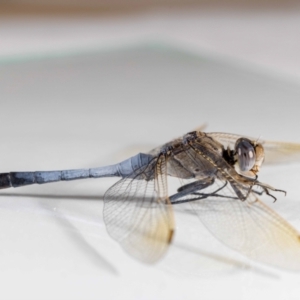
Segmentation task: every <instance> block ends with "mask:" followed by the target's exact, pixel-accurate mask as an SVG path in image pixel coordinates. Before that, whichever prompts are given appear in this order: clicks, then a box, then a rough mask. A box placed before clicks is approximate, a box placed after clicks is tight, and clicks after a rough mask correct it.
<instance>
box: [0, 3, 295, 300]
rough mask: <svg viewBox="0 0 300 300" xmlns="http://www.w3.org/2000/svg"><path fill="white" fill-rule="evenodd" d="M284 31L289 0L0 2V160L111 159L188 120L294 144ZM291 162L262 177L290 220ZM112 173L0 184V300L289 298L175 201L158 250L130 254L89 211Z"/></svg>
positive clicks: (291, 62) (283, 275) (38, 165)
mask: <svg viewBox="0 0 300 300" xmlns="http://www.w3.org/2000/svg"><path fill="white" fill-rule="evenodd" d="M299 36H300V3H299V1H280V0H277V1H276V0H261V1H258V0H257V1H256V0H253V1H250V0H244V1H241V0H240V1H238V0H228V1H224V0H223V1H218V0H215V1H214V0H211V1H204V0H202V1H201V0H198V1H197V0H186V1H182V0H139V1H138V0H123V1H120V0H110V1H109V0H98V1H97V0H87V1H80V0H74V1H68V0H66V1H64V0H61V1H47V0H41V1H34V0H23V1H22V0H19V1H17V0H16V1H13V0H11V1H4V0H2V1H1V0H0V120H1V124H2V126H0V135H1V147H0V149H1V150H0V157H1V159H0V166H1V172H9V171H35V170H57V169H73V168H90V167H97V166H101V165H106V164H111V163H116V162H117V161H119V160H121V159H124V158H127V157H128V156H130V155H133V154H135V153H136V152H139V151H147V150H150V149H151V148H152V147H155V146H157V145H159V144H162V143H165V142H167V141H169V140H170V139H172V138H175V137H177V136H180V135H182V134H184V133H186V132H188V131H191V130H193V129H194V128H196V127H198V126H200V125H203V124H207V126H208V127H207V129H206V130H207V131H222V132H233V133H238V134H243V135H250V136H253V137H256V138H259V137H262V138H264V139H273V140H285V141H292V142H300V136H299V129H300V123H299V110H300V104H299V101H300V39H299ZM299 170H300V167H299V164H297V163H295V164H293V165H288V166H279V167H277V168H275V167H274V168H273V167H269V168H265V170H264V171H263V172H262V174H261V176H262V177H261V178H262V179H261V180H262V181H263V182H267V183H269V184H271V185H273V186H275V187H278V188H282V189H284V190H287V191H288V194H287V197H285V198H283V197H282V195H279V196H278V201H277V202H276V203H272V201H270V199H267V200H266V201H267V204H268V205H270V206H272V208H273V209H274V210H276V211H277V212H279V213H280V214H281V215H283V216H284V217H285V218H286V219H287V220H288V221H289V222H291V223H292V224H293V225H295V226H296V227H297V228H298V229H299V228H300V222H299V217H298V216H299V213H300V203H299V192H300V191H299V188H298V185H299V179H300V175H299V174H300V172H299ZM114 182H115V180H111V179H102V180H86V181H76V182H67V183H66V182H61V183H53V184H49V185H45V186H28V187H24V188H21V189H15V190H13V189H10V190H3V191H1V194H0V228H2V229H1V230H0V282H1V289H0V298H1V299H31V300H32V299H183V298H185V299H199V297H201V298H203V299H231V300H233V299H251V300H252V299H268V298H270V297H272V299H283V298H285V299H298V295H299V284H298V281H299V280H298V277H297V276H298V274H297V273H290V272H288V271H285V270H278V269H273V268H270V267H267V266H264V265H260V264H258V263H255V262H252V261H249V260H248V259H247V258H245V257H243V256H241V255H240V254H239V253H236V252H234V251H231V250H230V249H228V248H226V247H225V246H224V245H222V244H221V243H220V242H218V241H217V240H216V239H215V238H214V237H212V236H211V235H210V234H209V233H208V232H207V230H206V229H205V228H204V227H203V225H202V224H201V223H200V222H199V220H197V219H196V218H194V217H193V216H191V215H186V214H184V213H182V212H180V211H178V212H177V211H176V213H175V218H176V224H177V226H176V235H175V239H174V243H173V246H172V247H171V249H170V251H169V253H168V254H167V256H166V257H165V258H164V259H163V260H162V261H161V262H160V263H159V264H157V265H155V266H146V265H142V264H141V263H139V262H137V261H135V260H133V259H132V258H131V257H129V256H128V255H127V254H126V253H124V251H123V250H122V249H121V248H120V247H119V245H118V244H117V243H116V242H114V241H113V240H112V239H111V238H110V237H109V236H108V234H107V232H106V229H105V224H104V221H103V216H102V209H103V203H102V199H103V194H104V192H105V191H106V190H107V189H108V188H109V187H110V186H111V185H112V184H113V183H114ZM231 234H234V228H233V231H232V233H231Z"/></svg>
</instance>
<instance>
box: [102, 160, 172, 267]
mask: <svg viewBox="0 0 300 300" xmlns="http://www.w3.org/2000/svg"><path fill="white" fill-rule="evenodd" d="M137 173H138V174H135V175H132V177H133V178H130V177H128V178H124V179H121V180H120V181H118V182H117V183H116V184H115V185H113V186H112V187H111V188H110V189H109V190H108V191H107V192H106V193H105V196H104V210H103V214H104V221H105V224H106V228H107V231H108V233H109V234H110V235H111V236H112V238H114V239H115V240H116V241H118V242H119V243H120V245H121V246H122V247H123V248H124V249H125V251H126V252H128V253H129V254H130V255H132V256H134V257H135V258H137V259H138V260H140V261H143V262H146V263H153V262H156V261H157V260H159V259H160V258H161V257H162V256H163V255H164V253H165V252H166V250H167V248H168V245H169V244H170V242H171V239H172V235H173V231H174V219H173V211H172V208H171V205H170V202H169V199H168V196H167V195H168V191H167V176H166V161H165V158H164V157H163V156H161V157H159V158H158V159H157V161H156V163H155V164H152V165H151V166H148V167H145V168H144V169H143V170H140V171H139V172H137ZM146 173H147V174H148V175H149V174H152V173H153V176H152V178H151V180H145V179H143V178H144V177H145V176H143V175H144V174H146ZM147 177H148V179H149V176H147Z"/></svg>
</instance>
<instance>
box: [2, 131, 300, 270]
mask: <svg viewBox="0 0 300 300" xmlns="http://www.w3.org/2000/svg"><path fill="white" fill-rule="evenodd" d="M299 153H300V145H299V144H295V143H284V142H272V141H263V140H259V141H258V140H257V139H253V138H250V137H244V136H241V135H236V134H229V133H219V132H212V133H209V132H204V131H202V130H195V131H192V132H189V133H187V134H185V135H183V136H181V137H179V138H176V139H174V140H171V141H170V142H167V143H165V144H164V145H162V146H159V147H156V148H154V149H153V150H151V151H149V152H148V153H138V154H137V155H134V156H132V157H130V158H128V159H126V160H124V161H122V162H120V163H117V164H114V165H108V166H103V167H98V168H91V169H75V170H60V171H34V172H9V173H1V174H0V188H1V189H5V188H11V187H14V188H16V187H21V186H26V185H31V184H45V183H51V182H57V181H69V180H77V179H85V178H101V177H119V178H120V179H119V180H118V181H117V182H116V183H115V184H114V185H113V186H111V187H110V188H109V189H108V190H107V191H106V193H105V194H104V207H103V218H104V222H105V225H106V228H107V231H108V233H109V235H110V236H111V237H112V238H113V239H114V240H116V241H117V242H118V243H119V244H120V245H121V247H122V248H123V249H124V250H125V251H126V252H127V253H129V254H130V255H131V256H133V257H134V258H136V259H138V260H139V261H142V262H144V263H155V262H157V261H159V260H160V259H161V258H162V257H163V256H164V255H165V254H166V252H167V250H168V249H169V246H170V244H171V243H172V241H173V238H174V232H175V218H174V209H173V206H174V205H180V204H183V203H188V204H189V205H190V207H191V209H192V210H193V212H194V213H195V214H196V215H197V216H198V217H199V219H200V221H201V222H202V223H203V225H204V226H205V227H206V228H207V229H208V230H209V231H210V232H211V233H212V234H213V235H214V236H215V237H216V238H217V239H218V240H219V241H221V242H222V243H223V244H225V245H227V246H228V247H230V248H232V249H233V250H236V251H238V252H240V253H241V254H243V255H245V256H247V257H249V258H251V259H253V260H256V261H259V262H262V263H265V264H269V265H273V266H277V267H281V268H288V269H294V270H299V269H300V233H299V232H298V231H297V230H296V229H295V228H294V227H293V226H292V225H290V224H289V223H288V222H287V221H286V220H285V219H284V218H282V217H281V216H280V215H279V214H278V213H276V212H275V211H274V210H273V209H271V208H270V207H269V206H267V205H266V204H265V203H264V202H262V201H261V200H260V198H261V195H263V194H266V195H268V196H270V197H272V198H273V199H274V201H275V200H276V198H275V196H274V195H273V194H274V193H275V192H283V193H284V191H283V190H280V189H276V188H274V187H272V186H271V185H268V184H265V183H263V182H260V181H259V180H258V173H259V170H260V168H261V167H262V165H263V163H264V162H266V163H278V162H285V161H289V160H293V159H294V158H295V157H296V158H297V157H300V154H299ZM172 179H176V188H175V190H174V193H170V185H171V183H170V182H172Z"/></svg>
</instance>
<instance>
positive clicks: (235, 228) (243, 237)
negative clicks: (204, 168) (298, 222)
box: [191, 179, 300, 270]
mask: <svg viewBox="0 0 300 300" xmlns="http://www.w3.org/2000/svg"><path fill="white" fill-rule="evenodd" d="M221 185H223V181H220V180H219V179H217V180H216V182H215V186H221ZM215 186H214V189H215ZM203 192H206V191H205V190H204V191H203ZM219 194H221V195H222V197H217V196H214V195H213V196H211V197H209V198H206V199H202V200H197V201H193V202H191V205H192V207H193V209H194V211H195V213H196V214H197V215H198V216H199V218H200V220H201V221H202V223H203V224H204V225H205V226H206V228H207V229H208V230H209V231H210V232H211V233H212V234H213V235H214V236H215V237H216V238H217V239H219V240H220V241H221V242H223V243H224V244H226V245H227V246H229V247H230V248H232V249H234V250H237V251H239V252H240V253H242V254H244V255H246V256H248V257H250V258H251V259H254V260H257V261H260V262H263V263H266V264H270V265H273V266H277V267H282V268H285V269H293V270H300V236H299V233H298V231H297V230H296V229H294V228H293V227H292V226H291V225H290V224H289V223H288V222H287V221H285V220H284V219H283V218H282V217H281V216H279V215H278V214H277V213H276V212H275V211H273V210H272V209H271V208H270V207H268V206H267V205H266V204H264V203H263V202H262V201H261V200H259V198H258V197H257V195H256V194H254V193H253V192H251V193H250V194H249V196H248V198H247V199H246V200H245V201H241V200H239V199H236V195H235V193H234V192H233V190H232V188H231V186H230V185H227V186H225V187H224V188H223V189H222V190H221V191H220V192H219Z"/></svg>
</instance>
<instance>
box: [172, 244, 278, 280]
mask: <svg viewBox="0 0 300 300" xmlns="http://www.w3.org/2000/svg"><path fill="white" fill-rule="evenodd" d="M172 247H175V248H177V249H178V250H180V251H183V252H185V253H186V254H189V253H190V254H194V255H196V256H199V257H202V258H205V259H207V260H211V261H213V262H214V263H217V264H218V263H219V264H220V265H224V266H227V267H230V268H231V270H232V271H234V270H236V271H238V270H240V271H249V272H253V273H256V274H258V275H261V276H265V277H269V278H273V279H279V278H280V277H279V276H278V275H276V274H275V273H273V272H270V271H267V270H265V269H263V268H260V267H259V266H254V265H252V264H248V263H247V262H244V261H240V260H237V259H234V258H230V257H227V256H225V255H220V254H216V253H211V252H208V251H205V250H203V249H201V248H199V247H197V248H196V247H192V246H191V245H186V244H183V243H179V242H176V241H175V242H174V243H173V245H172ZM185 263H186V262H185ZM190 263H191V262H190ZM184 268H187V266H185V267H184ZM215 271H216V272H217V270H215ZM218 271H219V272H221V273H224V272H223V271H222V268H220V269H219V270H218ZM216 272H214V273H213V274H214V276H215V275H216ZM204 273H205V274H204V275H205V276H207V272H204ZM202 275H203V274H202Z"/></svg>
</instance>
